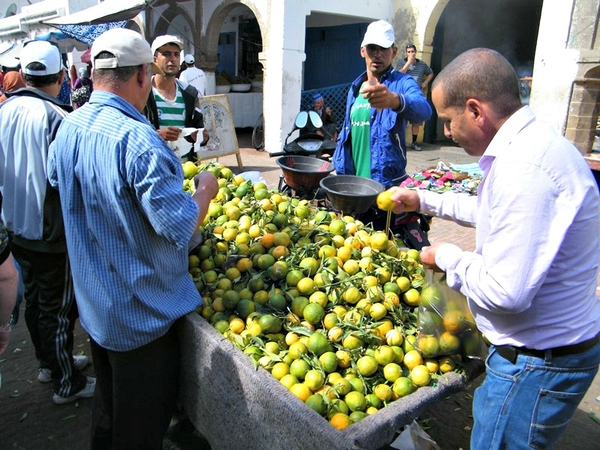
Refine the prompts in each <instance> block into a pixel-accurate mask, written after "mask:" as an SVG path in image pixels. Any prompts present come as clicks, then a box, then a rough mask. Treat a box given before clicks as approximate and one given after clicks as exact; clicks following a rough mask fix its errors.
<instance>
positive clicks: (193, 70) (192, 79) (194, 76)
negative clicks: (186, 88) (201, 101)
mask: <svg viewBox="0 0 600 450" xmlns="http://www.w3.org/2000/svg"><path fill="white" fill-rule="evenodd" d="M179 79H180V80H181V81H185V82H186V83H188V84H191V85H192V86H194V87H195V88H196V89H197V90H198V96H199V97H204V93H205V90H206V75H205V74H204V71H203V70H200V69H198V68H197V67H194V66H190V67H188V68H187V69H185V70H184V71H183V72H181V75H180V76H179Z"/></svg>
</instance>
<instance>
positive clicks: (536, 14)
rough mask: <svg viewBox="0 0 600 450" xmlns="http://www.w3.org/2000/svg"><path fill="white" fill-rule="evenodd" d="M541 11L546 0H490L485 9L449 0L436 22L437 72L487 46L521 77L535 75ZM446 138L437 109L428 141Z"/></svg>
mask: <svg viewBox="0 0 600 450" xmlns="http://www.w3.org/2000/svg"><path fill="white" fill-rule="evenodd" d="M541 13H542V0H528V1H523V0H489V1H487V2H486V3H485V8H484V10H482V8H481V2H480V1H478V0H449V2H448V4H447V5H446V7H445V8H444V11H443V12H442V14H441V16H440V18H439V21H438V22H437V24H436V25H435V32H434V36H433V41H432V47H433V52H432V55H431V64H430V66H431V68H432V70H433V72H434V73H439V72H440V71H441V70H442V69H443V68H444V66H445V65H446V64H448V62H450V61H451V60H452V59H454V58H455V57H456V56H458V55H459V54H460V53H462V52H464V51H466V50H469V49H471V48H476V47H487V48H492V49H494V50H497V51H499V52H500V53H502V54H503V55H504V57H505V58H506V59H508V61H510V62H511V64H512V65H513V67H514V68H515V71H516V72H517V75H519V76H520V77H525V76H531V74H532V73H533V61H534V58H535V51H536V44H537V38H538V29H539V24H540V18H541ZM527 100H528V99H524V101H527ZM444 139H445V137H444V134H443V129H442V127H441V124H438V120H437V115H436V114H435V111H434V114H433V115H432V117H431V119H429V121H427V124H426V127H425V140H426V141H427V142H434V141H437V140H444Z"/></svg>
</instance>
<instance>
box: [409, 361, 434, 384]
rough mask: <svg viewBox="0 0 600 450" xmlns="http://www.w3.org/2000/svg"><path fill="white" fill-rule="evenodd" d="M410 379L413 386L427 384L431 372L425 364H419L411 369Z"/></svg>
mask: <svg viewBox="0 0 600 450" xmlns="http://www.w3.org/2000/svg"><path fill="white" fill-rule="evenodd" d="M410 379H411V380H412V382H413V384H414V385H415V386H418V387H422V386H427V385H428V384H429V383H430V382H431V372H430V371H429V369H428V368H427V366H425V365H423V364H419V365H418V366H415V367H413V368H412V369H411V371H410Z"/></svg>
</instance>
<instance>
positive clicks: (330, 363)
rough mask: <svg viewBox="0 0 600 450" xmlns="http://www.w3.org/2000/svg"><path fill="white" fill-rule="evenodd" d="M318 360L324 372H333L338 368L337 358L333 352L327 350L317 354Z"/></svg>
mask: <svg viewBox="0 0 600 450" xmlns="http://www.w3.org/2000/svg"><path fill="white" fill-rule="evenodd" d="M319 362H320V363H321V367H322V368H323V371H324V372H325V373H333V372H335V371H336V370H337V368H338V360H337V356H335V353H334V352H332V351H328V352H325V353H323V354H322V355H321V356H319Z"/></svg>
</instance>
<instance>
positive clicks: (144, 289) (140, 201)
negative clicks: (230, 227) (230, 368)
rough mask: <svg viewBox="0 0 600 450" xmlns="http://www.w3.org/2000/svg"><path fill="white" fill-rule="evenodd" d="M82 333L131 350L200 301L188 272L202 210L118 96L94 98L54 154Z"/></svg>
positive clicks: (172, 159) (176, 165) (53, 176)
mask: <svg viewBox="0 0 600 450" xmlns="http://www.w3.org/2000/svg"><path fill="white" fill-rule="evenodd" d="M48 165H49V167H48V177H49V180H50V183H51V184H52V185H53V186H55V187H57V188H58V189H59V191H60V196H61V203H62V209H63V215H64V221H65V231H66V234H67V247H68V252H69V257H70V261H71V266H72V272H73V280H74V285H75V294H76V297H77V305H78V308H79V314H80V320H81V325H82V327H83V328H84V329H85V330H86V331H87V332H88V333H89V334H90V336H91V337H92V338H93V339H94V341H96V342H97V343H98V344H100V345H101V346H102V347H104V348H106V349H109V350H114V351H127V350H131V349H134V348H137V347H140V346H142V345H145V344H147V343H149V342H151V341H152V340H154V339H156V338H158V337H160V336H162V335H164V334H165V333H166V332H167V330H168V329H169V327H170V326H171V325H172V324H173V322H174V321H175V320H176V319H178V318H179V317H181V316H183V315H185V314H187V313H189V312H191V311H193V310H194V309H195V308H196V307H197V306H199V305H200V304H201V303H202V299H201V297H200V295H199V293H198V291H197V289H196V287H195V285H194V282H193V280H192V278H191V277H190V275H189V273H188V252H187V244H188V241H189V240H190V238H191V236H192V234H193V232H194V229H195V225H196V221H197V218H198V214H199V211H198V206H197V205H196V203H195V202H194V201H193V200H192V199H191V197H190V195H189V194H187V193H185V192H183V190H182V182H183V170H182V168H181V163H180V162H179V160H178V159H177V157H176V156H175V155H174V154H173V152H172V151H171V150H170V149H169V148H168V147H167V145H166V144H165V142H164V141H163V140H162V139H161V138H160V136H159V135H158V134H157V133H156V131H155V130H154V128H153V127H152V126H151V125H150V123H149V122H148V121H147V120H146V119H145V118H144V117H143V116H142V115H141V114H140V113H139V112H138V111H137V110H135V108H133V106H131V105H130V104H129V103H127V102H125V101H124V100H123V99H121V98H120V97H118V96H116V95H113V94H110V93H108V92H104V91H98V90H95V91H94V92H93V93H92V96H91V98H90V101H89V103H87V104H85V105H84V106H82V107H81V108H78V109H77V110H76V111H75V112H74V113H72V114H70V115H69V116H68V117H66V118H65V119H64V120H63V122H62V124H61V127H60V129H59V131H58V134H57V136H56V139H55V140H54V143H53V145H52V146H51V147H50V155H49V160H48Z"/></svg>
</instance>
